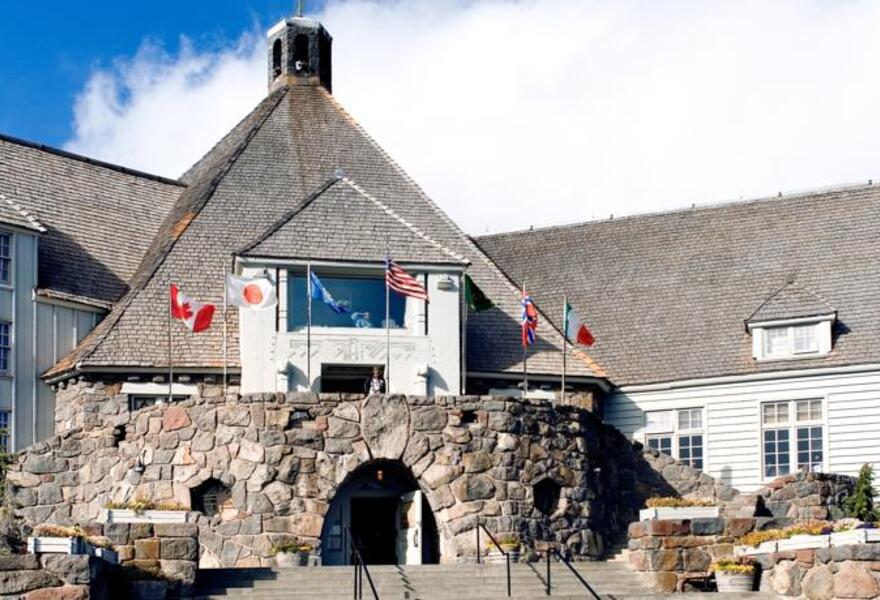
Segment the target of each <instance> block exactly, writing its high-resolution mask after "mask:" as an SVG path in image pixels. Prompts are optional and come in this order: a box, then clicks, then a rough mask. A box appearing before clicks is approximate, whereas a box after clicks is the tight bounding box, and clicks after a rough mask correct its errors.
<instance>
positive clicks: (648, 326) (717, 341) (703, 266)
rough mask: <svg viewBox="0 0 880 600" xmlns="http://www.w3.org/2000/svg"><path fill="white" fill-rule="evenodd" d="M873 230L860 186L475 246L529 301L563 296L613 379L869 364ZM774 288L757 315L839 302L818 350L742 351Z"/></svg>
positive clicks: (873, 208)
mask: <svg viewBox="0 0 880 600" xmlns="http://www.w3.org/2000/svg"><path fill="white" fill-rule="evenodd" d="M878 231H880V186H876V185H865V186H855V187H848V188H841V189H837V190H825V191H820V192H813V193H806V194H800V195H796V196H791V197H785V198H781V199H767V200H758V201H751V202H739V203H733V204H727V205H718V206H714V207H705V208H695V209H691V210H681V211H675V212H668V213H661V214H651V215H640V216H633V217H627V218H623V219H614V220H611V221H601V222H591V223H583V224H577V225H570V226H564V227H551V228H546V229H536V230H533V231H523V232H515V233H506V234H498V235H490V236H485V237H480V238H478V239H477V242H478V244H479V245H480V247H481V248H482V249H483V250H485V251H486V253H487V254H488V255H489V256H490V257H492V258H493V259H494V260H495V261H497V263H498V264H499V265H500V266H501V267H502V268H503V269H504V270H505V271H506V272H507V273H508V274H510V275H511V277H512V278H513V279H515V280H521V279H522V278H523V277H524V276H525V275H526V274H528V280H529V285H530V292H531V293H532V294H533V296H534V297H535V298H536V300H537V302H538V303H540V305H541V306H543V307H545V308H546V307H547V306H558V305H560V304H561V303H562V299H563V295H565V294H567V295H568V298H569V301H570V302H571V303H572V304H573V305H574V307H575V308H576V309H577V311H578V313H579V314H580V315H581V316H582V317H583V318H584V319H585V320H586V323H587V325H588V326H589V327H590V329H591V331H592V332H593V333H594V334H595V336H596V344H595V346H593V347H592V348H590V351H591V355H592V356H593V357H594V358H595V359H596V360H598V361H599V362H600V363H601V364H602V365H603V366H604V367H605V369H606V371H607V372H608V375H609V378H610V379H611V380H612V381H613V382H614V383H616V384H618V385H625V384H642V383H658V382H667V381H673V380H683V379H692V378H703V377H713V376H722V375H743V374H749V373H757V372H762V371H772V370H784V369H792V368H798V369H803V368H810V367H827V366H835V365H853V364H861V363H871V362H878V361H880V345H878V343H877V340H878V339H880V310H878V303H877V298H880V268H878V265H880V236H878V235H877V232H878ZM786 281H795V282H796V284H797V285H796V286H794V287H791V286H786V287H783V286H784V285H785V283H786ZM780 288H782V289H784V290H786V291H785V292H784V294H783V295H782V297H780V298H779V302H778V303H777V302H775V301H773V302H770V304H769V305H767V312H766V313H764V314H763V315H762V318H763V317H766V316H767V315H771V314H772V315H782V314H786V315H787V316H794V313H803V312H804V311H807V312H811V313H813V312H815V311H816V310H821V311H827V312H825V314H829V313H830V312H833V311H834V310H835V309H836V310H837V325H836V327H835V330H834V347H833V349H832V352H831V353H830V355H828V356H826V357H820V358H811V359H798V360H796V361H773V362H766V363H758V362H756V361H755V360H754V359H753V357H752V352H751V340H750V336H749V334H748V333H747V332H746V331H745V328H744V327H743V322H744V321H745V320H746V319H748V318H749V317H750V316H752V315H753V313H754V312H755V310H756V308H757V307H759V306H761V305H762V304H763V303H764V302H765V300H767V299H768V298H770V297H771V296H773V295H774V294H776V292H778V291H779V290H780ZM788 288H790V289H788ZM805 290H808V292H805ZM832 307H833V308H832ZM771 308H772V309H773V310H772V312H771V311H770V309H771ZM828 309H830V310H828ZM551 314H552V315H555V314H556V313H551Z"/></svg>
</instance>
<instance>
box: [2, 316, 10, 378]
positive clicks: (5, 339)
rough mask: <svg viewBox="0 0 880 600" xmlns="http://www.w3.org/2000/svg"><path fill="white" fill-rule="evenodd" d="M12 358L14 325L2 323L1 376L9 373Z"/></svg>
mask: <svg viewBox="0 0 880 600" xmlns="http://www.w3.org/2000/svg"><path fill="white" fill-rule="evenodd" d="M11 358H12V324H11V323H3V322H0V375H5V374H8V373H9V370H10V366H11V365H10V361H11Z"/></svg>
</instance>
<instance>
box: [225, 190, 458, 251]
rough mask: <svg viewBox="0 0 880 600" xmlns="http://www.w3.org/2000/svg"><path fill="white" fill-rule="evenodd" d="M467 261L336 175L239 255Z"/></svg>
mask: <svg viewBox="0 0 880 600" xmlns="http://www.w3.org/2000/svg"><path fill="white" fill-rule="evenodd" d="M386 250H387V251H393V258H394V260H395V261H397V262H413V263H422V264H430V263H434V264H458V265H464V264H466V263H467V261H466V260H465V258H464V257H462V256H461V255H460V254H456V253H455V252H453V251H452V250H450V249H448V248H447V247H446V246H444V245H442V244H440V243H439V242H437V241H435V240H433V239H432V238H431V237H430V236H428V235H427V234H425V232H423V231H421V230H420V229H419V228H418V227H416V226H415V225H413V224H412V223H409V222H407V221H406V220H405V219H403V218H401V217H400V215H398V214H397V213H396V212H395V211H394V210H392V209H391V208H390V207H388V206H387V205H385V204H383V203H382V202H380V201H379V200H377V199H376V198H374V197H373V196H371V195H370V194H368V193H367V192H365V191H364V190H363V189H362V188H361V187H360V186H358V185H357V184H356V183H355V182H353V181H352V180H351V179H348V178H345V177H342V176H341V175H340V176H339V177H334V178H333V179H331V180H330V181H328V182H326V183H324V184H322V185H321V186H320V187H319V188H318V190H317V191H315V192H314V193H313V194H311V195H310V196H309V197H308V198H307V199H306V200H305V201H304V202H303V203H302V204H300V205H299V206H298V207H296V208H295V209H293V210H292V211H290V212H289V213H287V214H286V215H284V216H283V217H281V219H280V220H279V221H278V222H277V223H275V224H273V225H272V226H271V227H270V228H269V229H268V230H267V231H266V232H265V233H264V234H263V235H261V236H260V237H259V238H258V239H257V240H255V241H254V242H253V243H251V244H249V245H247V246H246V247H244V248H242V249H241V250H240V251H239V252H238V255H239V256H248V257H260V258H298V259H306V260H317V259H324V260H340V261H352V262H354V261H359V262H379V261H381V260H382V259H383V258H384V256H385V253H386Z"/></svg>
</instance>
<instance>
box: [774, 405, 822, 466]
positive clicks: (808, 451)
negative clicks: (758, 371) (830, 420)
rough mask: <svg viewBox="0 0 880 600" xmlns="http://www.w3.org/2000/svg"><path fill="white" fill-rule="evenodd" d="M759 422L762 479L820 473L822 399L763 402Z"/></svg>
mask: <svg viewBox="0 0 880 600" xmlns="http://www.w3.org/2000/svg"><path fill="white" fill-rule="evenodd" d="M761 423H762V426H763V432H762V439H763V459H764V477H765V478H766V479H773V478H775V477H780V476H782V475H788V474H789V473H791V472H792V471H822V469H823V465H824V457H825V452H824V438H825V435H824V434H825V428H824V425H823V417H822V400H793V401H785V402H765V403H764V404H762V405H761Z"/></svg>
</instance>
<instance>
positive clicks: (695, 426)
mask: <svg viewBox="0 0 880 600" xmlns="http://www.w3.org/2000/svg"><path fill="white" fill-rule="evenodd" d="M645 444H646V445H647V446H648V448H651V449H653V450H657V451H658V452H662V453H663V454H668V455H669V456H672V457H674V458H677V459H678V460H679V461H680V462H682V463H684V464H686V465H689V466H691V467H693V468H695V469H700V470H702V469H703V466H704V463H703V448H704V438H703V409H702V408H682V409H677V410H658V411H649V412H646V413H645Z"/></svg>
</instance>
